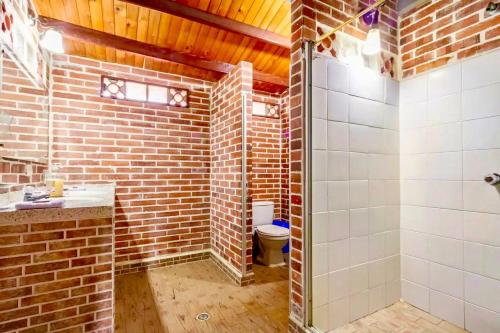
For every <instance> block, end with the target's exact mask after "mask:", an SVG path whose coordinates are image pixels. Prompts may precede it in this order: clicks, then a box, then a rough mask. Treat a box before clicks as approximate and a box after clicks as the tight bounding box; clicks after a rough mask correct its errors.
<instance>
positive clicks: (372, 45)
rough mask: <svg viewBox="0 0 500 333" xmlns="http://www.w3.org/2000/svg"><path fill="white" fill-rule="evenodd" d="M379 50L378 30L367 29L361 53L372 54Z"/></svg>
mask: <svg viewBox="0 0 500 333" xmlns="http://www.w3.org/2000/svg"><path fill="white" fill-rule="evenodd" d="M379 52H380V30H379V29H377V28H372V29H370V30H369V31H368V35H367V36H366V40H365V43H364V45H363V54H366V55H374V54H377V53H379Z"/></svg>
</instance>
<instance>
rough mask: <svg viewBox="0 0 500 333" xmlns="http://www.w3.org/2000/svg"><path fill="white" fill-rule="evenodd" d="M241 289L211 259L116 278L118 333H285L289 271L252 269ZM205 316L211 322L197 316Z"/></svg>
mask: <svg viewBox="0 0 500 333" xmlns="http://www.w3.org/2000/svg"><path fill="white" fill-rule="evenodd" d="M254 272H255V280H256V282H255V284H253V285H250V286H247V287H239V286H236V285H235V284H234V283H232V282H231V281H230V280H229V279H228V278H227V277H226V275H225V274H224V273H223V272H222V271H220V270H219V269H218V268H217V266H216V265H215V264H214V263H213V262H212V261H211V260H203V261H197V262H192V263H187V264H181V265H175V266H170V267H163V268H158V269H155V270H151V271H148V272H143V273H136V274H129V275H122V276H117V277H116V282H115V283H116V286H115V290H116V292H115V299H116V313H115V332H116V333H125V332H126V333H143V332H144V333H167V332H168V333H183V332H203V333H205V332H214V333H215V332H217V333H222V332H231V333H246V332H249V333H250V332H252V333H253V332H263V333H266V332H273V333H278V332H286V331H287V328H288V268H267V267H263V266H258V265H254ZM201 312H207V313H209V315H210V319H209V320H208V321H198V320H196V319H195V317H196V315H197V314H198V313H201Z"/></svg>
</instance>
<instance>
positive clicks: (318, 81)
mask: <svg viewBox="0 0 500 333" xmlns="http://www.w3.org/2000/svg"><path fill="white" fill-rule="evenodd" d="M326 81H327V59H326V58H325V57H316V58H314V59H313V61H312V85H313V86H314V87H320V88H324V89H326V86H327V82H326Z"/></svg>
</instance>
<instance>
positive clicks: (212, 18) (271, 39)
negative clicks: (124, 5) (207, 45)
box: [125, 0, 290, 49]
mask: <svg viewBox="0 0 500 333" xmlns="http://www.w3.org/2000/svg"><path fill="white" fill-rule="evenodd" d="M125 1H127V2H129V3H133V4H136V5H138V6H144V7H148V8H150V9H154V10H157V11H159V12H162V13H168V14H171V15H175V16H178V17H182V18H184V19H187V20H190V21H194V22H198V23H201V24H206V25H210V26H212V27H215V28H219V29H223V30H226V31H231V32H234V33H237V34H242V35H245V36H249V37H252V38H256V39H259V40H262V41H265V42H266V43H270V44H274V45H278V46H281V47H284V48H287V49H289V48H290V40H289V37H285V36H282V35H278V34H276V33H274V32H271V31H267V30H263V29H260V28H257V27H254V26H252V25H249V24H245V23H242V22H239V21H235V20H234V19H231V18H226V17H223V16H219V15H214V14H211V13H208V12H205V11H202V10H199V9H196V8H193V7H189V6H186V5H182V4H180V3H177V2H174V1H170V0H168V1H165V0H164V1H162V0H125ZM225 1H229V2H239V3H241V1H240V0H238V1H230V0H225ZM231 7H232V8H234V7H233V6H231ZM239 10H240V8H238V10H236V11H234V9H233V10H232V11H231V10H230V12H229V13H228V14H229V15H228V16H232V14H235V16H236V13H238V12H239Z"/></svg>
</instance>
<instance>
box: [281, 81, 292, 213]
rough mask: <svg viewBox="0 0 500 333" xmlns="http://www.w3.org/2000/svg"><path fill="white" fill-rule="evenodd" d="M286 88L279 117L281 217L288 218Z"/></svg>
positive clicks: (288, 147) (288, 169) (287, 96)
mask: <svg viewBox="0 0 500 333" xmlns="http://www.w3.org/2000/svg"><path fill="white" fill-rule="evenodd" d="M289 98H290V96H289V95H288V89H287V90H286V91H284V92H283V93H282V94H281V96H280V117H281V218H282V219H283V220H287V221H289V220H290V212H289V206H290V205H289V201H290V197H289V194H290V193H289V189H290V175H289V171H290V168H289V159H290V156H289V154H290V124H289V118H290V115H289V113H290V108H289Z"/></svg>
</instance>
